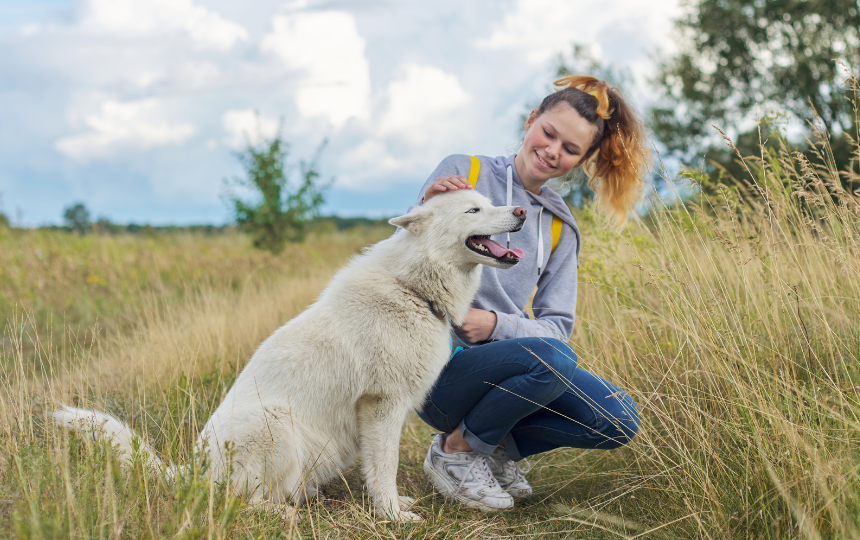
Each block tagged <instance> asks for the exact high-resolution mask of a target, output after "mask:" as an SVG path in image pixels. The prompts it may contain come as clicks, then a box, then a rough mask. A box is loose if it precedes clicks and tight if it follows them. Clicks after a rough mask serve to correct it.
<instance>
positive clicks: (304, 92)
mask: <svg viewBox="0 0 860 540" xmlns="http://www.w3.org/2000/svg"><path fill="white" fill-rule="evenodd" d="M364 48H365V41H364V38H362V37H361V36H360V35H359V33H358V29H357V28H356V25H355V19H354V18H353V16H352V15H351V14H349V13H346V12H343V11H320V12H308V13H296V14H291V15H279V16H276V17H275V18H274V19H273V21H272V32H271V33H270V34H267V35H266V36H265V37H264V38H263V41H262V43H261V49H262V50H263V51H264V52H270V53H273V54H275V55H276V56H277V57H278V58H280V59H281V61H282V62H283V63H284V65H285V66H286V67H287V68H288V69H290V70H296V71H300V72H302V74H303V75H302V82H301V83H300V85H299V87H298V88H297V89H296V93H295V101H296V106H297V107H298V110H299V112H300V113H301V114H302V115H303V116H305V117H311V116H324V117H326V118H328V119H329V121H330V122H331V123H332V124H333V125H334V126H335V128H339V127H341V126H342V125H343V124H344V123H345V122H346V121H347V120H349V119H350V118H353V117H355V118H360V119H367V118H369V116H370V67H369V65H368V63H367V59H366V58H365V56H364Z"/></svg>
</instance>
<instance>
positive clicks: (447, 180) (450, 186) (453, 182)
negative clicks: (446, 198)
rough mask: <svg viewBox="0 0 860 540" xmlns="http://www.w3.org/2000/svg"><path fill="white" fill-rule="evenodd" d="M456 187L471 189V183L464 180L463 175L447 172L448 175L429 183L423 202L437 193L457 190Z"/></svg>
mask: <svg viewBox="0 0 860 540" xmlns="http://www.w3.org/2000/svg"><path fill="white" fill-rule="evenodd" d="M458 189H472V184H470V183H469V182H468V181H466V177H465V176H456V175H453V174H449V175H448V176H443V177H441V178H437V179H436V181H435V182H433V183H432V184H430V187H428V188H427V191H425V192H424V201H423V202H427V201H429V200H430V197H432V196H434V195H438V194H439V193H444V192H446V191H457V190H458Z"/></svg>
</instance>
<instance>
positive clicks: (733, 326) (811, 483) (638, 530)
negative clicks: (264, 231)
mask: <svg viewBox="0 0 860 540" xmlns="http://www.w3.org/2000/svg"><path fill="white" fill-rule="evenodd" d="M818 143H819V144H818V146H817V147H816V148H817V151H818V153H819V155H818V156H811V158H812V159H813V160H814V161H815V162H817V163H819V165H815V164H813V162H812V161H810V159H809V158H807V157H806V156H801V155H796V154H792V153H791V152H789V151H788V150H787V149H783V150H782V151H781V152H777V153H774V154H772V155H770V154H768V155H765V154H763V155H762V156H760V157H759V158H758V159H748V160H747V163H748V164H749V167H750V173H751V178H752V179H753V180H754V183H753V185H752V186H751V188H750V189H751V190H752V191H751V194H754V195H755V197H746V196H745V195H744V193H743V192H742V191H732V190H728V189H726V190H724V191H723V194H722V196H721V198H720V199H719V200H711V201H700V202H699V203H698V204H697V205H696V204H694V205H689V206H686V207H685V206H678V207H674V208H662V209H658V210H655V212H654V213H652V214H651V222H650V224H649V225H648V226H646V225H644V224H641V223H640V224H638V225H634V226H632V227H630V228H629V229H628V230H627V231H626V232H625V233H624V234H623V235H620V236H619V235H615V234H612V233H610V232H607V231H606V229H605V228H604V227H602V226H601V225H599V224H598V223H596V221H595V220H594V219H593V217H592V216H591V214H589V213H587V212H586V213H584V214H583V215H581V216H580V217H579V221H580V225H581V227H582V229H583V238H584V242H585V245H584V247H583V251H582V253H583V256H582V268H581V275H580V291H581V295H580V303H579V306H578V313H577V315H578V318H577V325H576V331H575V335H574V337H573V339H572V343H573V344H574V347H575V349H576V350H577V352H578V354H579V357H580V364H581V365H582V366H583V367H587V368H589V369H591V370H593V371H596V372H597V373H600V374H601V375H604V376H606V377H607V378H609V379H610V380H614V381H617V382H618V383H619V384H620V385H621V386H622V387H626V388H627V389H629V390H630V392H631V394H632V395H633V396H634V398H635V399H636V401H637V403H638V404H639V408H640V411H641V416H642V420H643V423H642V427H641V429H640V432H639V434H638V436H637V438H636V439H635V440H634V441H633V443H631V444H630V445H628V446H627V447H625V448H622V449H619V450H614V451H604V452H601V451H581V450H558V451H555V452H552V453H549V454H547V455H543V456H539V457H537V458H536V459H535V460H533V466H534V472H533V473H532V474H530V476H529V477H530V479H531V480H532V482H533V484H534V485H535V488H536V497H535V499H534V500H533V501H532V502H530V503H527V504H524V505H518V508H517V509H515V510H514V511H511V512H506V513H504V514H500V515H496V516H485V515H483V514H480V513H477V512H474V511H469V510H465V509H462V508H457V507H452V506H451V505H448V504H446V503H445V502H444V501H443V500H442V499H441V498H439V497H438V496H435V495H434V494H433V493H432V491H431V490H430V489H429V486H428V485H427V483H426V482H425V481H424V480H423V478H422V473H421V470H420V463H421V460H422V459H423V456H424V453H425V451H426V445H427V444H428V442H429V439H428V435H429V429H428V428H427V427H426V426H423V425H421V424H420V422H411V423H409V424H407V426H406V428H405V429H404V435H403V443H402V445H401V474H400V479H399V483H400V485H401V486H402V489H403V491H404V492H406V493H407V494H410V495H414V496H417V497H418V498H419V502H418V505H419V511H420V512H422V513H423V514H424V515H425V517H427V521H426V522H425V523H423V524H411V525H397V524H390V523H384V522H380V521H378V520H376V519H375V518H374V517H373V516H372V515H371V514H370V513H369V512H368V511H367V505H366V504H365V503H364V501H363V494H362V491H361V487H360V482H359V479H358V477H357V475H356V474H355V473H354V472H346V473H345V476H344V478H343V480H342V482H337V483H335V484H334V485H332V486H329V488H328V494H329V498H328V499H325V500H322V501H317V502H314V503H312V504H310V505H309V506H308V507H306V508H304V509H303V511H302V512H301V515H302V516H303V519H302V520H301V521H296V520H292V521H286V522H284V521H282V520H281V519H280V518H278V517H277V516H273V515H268V514H265V513H262V512H257V511H252V510H250V509H244V508H243V507H242V505H241V501H237V500H235V499H233V498H232V497H231V496H230V495H229V493H227V492H226V490H225V488H224V486H223V485H210V484H208V483H206V482H205V481H203V480H202V479H201V477H200V476H199V472H200V464H195V465H194V466H193V467H192V474H190V475H189V476H188V477H187V478H182V479H180V480H179V481H178V482H169V481H167V480H166V479H164V478H160V477H158V476H153V475H151V474H149V473H147V472H146V470H147V469H146V467H145V466H144V465H143V464H141V463H137V464H136V465H135V466H134V467H133V468H132V469H131V470H128V471H122V470H120V468H119V465H118V463H119V462H118V460H117V457H116V456H115V455H112V454H111V453H110V452H106V451H105V449H104V448H102V447H100V446H97V445H87V444H84V443H83V442H82V441H81V440H80V439H77V438H75V437H68V436H65V435H64V434H61V433H58V432H57V431H56V430H54V429H53V428H52V427H50V426H46V425H45V424H44V420H43V418H44V417H43V414H44V412H45V409H46V407H49V406H51V404H52V402H53V400H55V399H65V400H72V401H73V402H78V401H82V402H85V403H87V404H90V405H93V406H96V407H98V408H100V409H103V410H108V411H110V412H113V413H115V414H117V415H118V416H120V417H122V418H124V419H127V420H129V421H131V422H132V423H133V424H134V426H135V427H136V429H138V430H140V432H141V433H142V434H143V435H144V436H145V437H146V438H147V439H149V440H151V441H154V443H155V444H154V445H155V447H156V448H157V449H158V450H159V451H160V452H163V453H164V454H165V455H166V456H168V457H169V458H171V459H174V460H176V461H187V460H191V459H192V456H191V455H190V449H191V444H192V441H193V438H194V436H195V435H196V432H197V430H198V429H199V427H200V425H201V424H202V422H204V421H205V419H206V416H207V415H208V413H209V411H210V410H211V409H212V408H213V407H214V406H215V405H216V404H217V402H218V400H219V399H220V397H221V395H223V393H224V392H225V391H226V389H227V388H228V387H229V385H230V383H231V382H232V380H233V378H234V376H235V374H236V371H237V370H238V369H239V368H240V367H241V365H242V364H243V362H245V361H246V360H247V358H248V357H249V356H250V354H251V352H252V350H253V348H254V347H255V346H256V345H257V344H258V343H259V342H260V341H261V340H262V339H263V338H265V337H266V336H267V335H268V334H269V333H270V332H271V331H272V330H273V329H274V328H275V327H276V326H278V325H279V324H281V323H282V322H283V321H284V320H286V319H287V318H289V317H291V316H292V315H294V314H295V313H297V312H298V311H299V310H300V309H301V308H302V307H303V306H304V305H306V304H307V303H309V302H310V301H311V300H312V299H313V297H314V296H315V294H316V293H317V292H318V290H319V289H320V288H321V287H322V286H323V285H324V283H325V282H326V280H327V278H328V276H329V275H330V274H331V272H332V271H333V270H334V268H335V267H336V266H338V265H339V264H340V263H341V262H342V261H343V260H344V257H343V255H341V254H338V252H337V251H336V250H341V252H342V251H345V250H346V247H347V245H349V242H345V241H343V240H338V238H341V237H331V238H330V239H328V240H326V242H328V243H330V244H331V245H333V246H336V250H333V251H332V252H330V253H328V254H327V255H326V257H329V258H330V259H331V263H330V264H327V265H326V264H322V265H320V266H318V267H317V268H318V271H315V272H312V273H304V274H297V273H292V274H290V273H288V274H287V275H285V276H282V277H279V276H277V275H275V274H276V273H272V274H269V276H268V278H267V279H265V280H250V282H249V283H248V284H239V285H238V286H236V287H232V286H227V287H223V286H218V285H217V283H215V284H213V285H209V286H205V287H194V288H192V292H190V293H188V294H187V295H185V296H184V297H182V298H180V299H175V298H174V299H173V300H171V301H170V302H163V303H161V304H158V303H155V304H146V303H145V302H141V304H140V305H153V306H154V307H152V308H147V309H143V310H141V311H140V312H141V313H143V314H144V315H142V316H140V317H139V319H138V324H137V326H136V327H135V328H136V330H134V331H133V332H124V333H119V334H116V335H114V336H113V337H109V338H101V339H99V340H97V346H95V347H87V346H82V345H78V346H77V347H72V349H74V350H73V351H72V354H68V353H67V354H66V358H67V359H72V360H73V359H74V358H77V361H71V360H67V361H64V362H63V363H57V362H52V361H48V360H50V359H47V358H46V359H44V360H46V361H44V362H40V363H36V364H34V363H28V362H27V361H26V359H25V358H24V356H25V355H24V354H23V352H22V346H21V343H22V341H23V339H22V338H21V334H20V331H19V328H20V327H19V326H16V324H14V323H12V324H10V325H8V327H7V330H6V334H5V338H6V341H5V342H4V348H3V352H2V355H3V358H2V359H0V362H2V363H3V365H4V366H8V367H9V369H5V370H4V372H3V380H2V391H3V392H2V398H0V399H2V401H0V415H2V416H0V437H2V439H0V446H2V455H3V456H6V457H5V458H3V459H0V497H2V500H0V531H3V532H2V533H0V535H2V536H13V535H19V536H26V537H32V538H50V537H70V536H76V537H99V538H102V537H105V538H107V537H182V538H185V537H194V538H197V537H207V538H246V537H249V538H250V537H254V538H256V537H260V536H262V537H273V538H274V537H287V538H299V537H305V538H310V537H312V538H393V537H398V538H467V537H470V538H509V537H510V538H514V537H516V538H545V537H561V538H566V537H589V538H592V537H594V538H619V537H620V538H637V537H655V538H662V537H673V538H692V537H697V538H773V539H777V538H778V539H782V538H856V537H858V536H860V477H859V476H860V391H858V387H860V366H858V359H860V279H858V277H857V276H858V275H860V202H858V199H857V198H856V197H855V196H854V195H852V194H850V193H846V192H844V191H843V190H842V189H841V187H840V185H841V184H840V182H839V174H840V173H839V172H838V171H836V170H834V167H833V166H832V160H831V159H829V157H828V155H827V145H826V141H818ZM858 158H860V153H858ZM846 174H850V175H853V176H852V177H851V179H853V180H854V181H857V180H860V177H858V175H857V172H856V170H855V171H854V172H850V173H846ZM745 198H746V200H744V199H745ZM338 242H341V243H338ZM353 244H355V242H353ZM300 262H301V263H304V262H305V261H304V260H303V259H302V260H300ZM323 266H325V267H326V270H322V269H321V268H322V267H323ZM28 328H29V327H28ZM27 331H31V330H27ZM55 349H56V347H54V348H51V347H45V348H36V351H44V354H48V355H50V354H52V353H51V351H53V350H55ZM34 365H37V366H40V365H45V366H53V367H52V368H51V369H53V371H49V370H48V369H45V370H44V371H43V372H41V373H40V372H35V373H34V372H33V369H32V366H34ZM28 366H30V367H28ZM37 375H38V376H37Z"/></svg>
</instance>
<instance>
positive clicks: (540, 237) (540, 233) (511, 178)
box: [508, 165, 543, 275]
mask: <svg viewBox="0 0 860 540" xmlns="http://www.w3.org/2000/svg"><path fill="white" fill-rule="evenodd" d="M513 195H514V171H513V169H512V168H511V166H510V165H508V206H513ZM542 225H543V205H541V207H540V213H538V250H537V251H538V252H537V258H538V275H540V271H541V267H542V266H543V227H542ZM508 249H511V233H508Z"/></svg>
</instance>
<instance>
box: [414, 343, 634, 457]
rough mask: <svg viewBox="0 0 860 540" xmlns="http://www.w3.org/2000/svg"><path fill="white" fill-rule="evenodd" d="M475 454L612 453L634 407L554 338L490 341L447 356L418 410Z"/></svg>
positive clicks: (628, 436) (630, 432)
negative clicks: (498, 449)
mask: <svg viewBox="0 0 860 540" xmlns="http://www.w3.org/2000/svg"><path fill="white" fill-rule="evenodd" d="M418 416H420V417H421V419H422V420H424V421H425V422H427V423H428V424H430V425H431V426H433V427H434V428H436V429H438V430H439V431H442V432H445V433H450V432H452V431H454V429H457V428H459V429H460V432H461V433H462V434H463V437H464V438H465V439H466V441H467V442H468V443H469V445H470V446H471V447H472V449H473V450H474V451H475V452H477V453H478V454H481V455H484V456H488V455H490V454H491V453H492V452H493V450H494V449H495V448H496V446H498V445H499V444H501V443H504V445H505V450H506V452H507V454H508V456H509V457H510V458H511V459H514V460H520V459H522V458H524V457H527V456H531V455H534V454H538V453H540V452H546V451H548V450H552V449H553V448H559V447H562V446H567V447H573V448H618V447H619V446H622V445H624V444H627V443H628V442H630V441H631V440H632V439H633V437H634V436H635V435H636V432H637V431H638V429H639V413H638V412H637V410H636V403H634V402H633V399H632V398H631V397H630V396H629V395H628V394H627V393H626V392H624V391H622V390H620V389H619V388H618V387H617V386H615V385H614V384H612V383H610V382H608V381H607V380H605V379H603V378H602V377H598V376H597V375H594V374H591V373H589V372H587V371H585V370H584V369H582V368H577V367H576V354H575V353H574V352H573V349H571V348H570V346H569V345H568V344H566V343H564V342H562V341H559V340H557V339H550V338H534V337H531V338H519V339H506V340H502V341H494V342H492V343H487V344H485V345H479V346H476V347H472V348H471V349H466V350H464V351H461V352H459V353H457V354H455V355H454V356H453V357H452V358H451V359H450V360H449V362H448V364H447V365H446V366H445V368H444V369H443V370H442V373H441V375H439V378H438V379H437V380H436V384H435V385H434V386H433V390H431V392H430V395H429V396H428V399H427V401H426V402H425V403H424V406H423V407H422V408H421V409H420V410H419V411H418Z"/></svg>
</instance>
